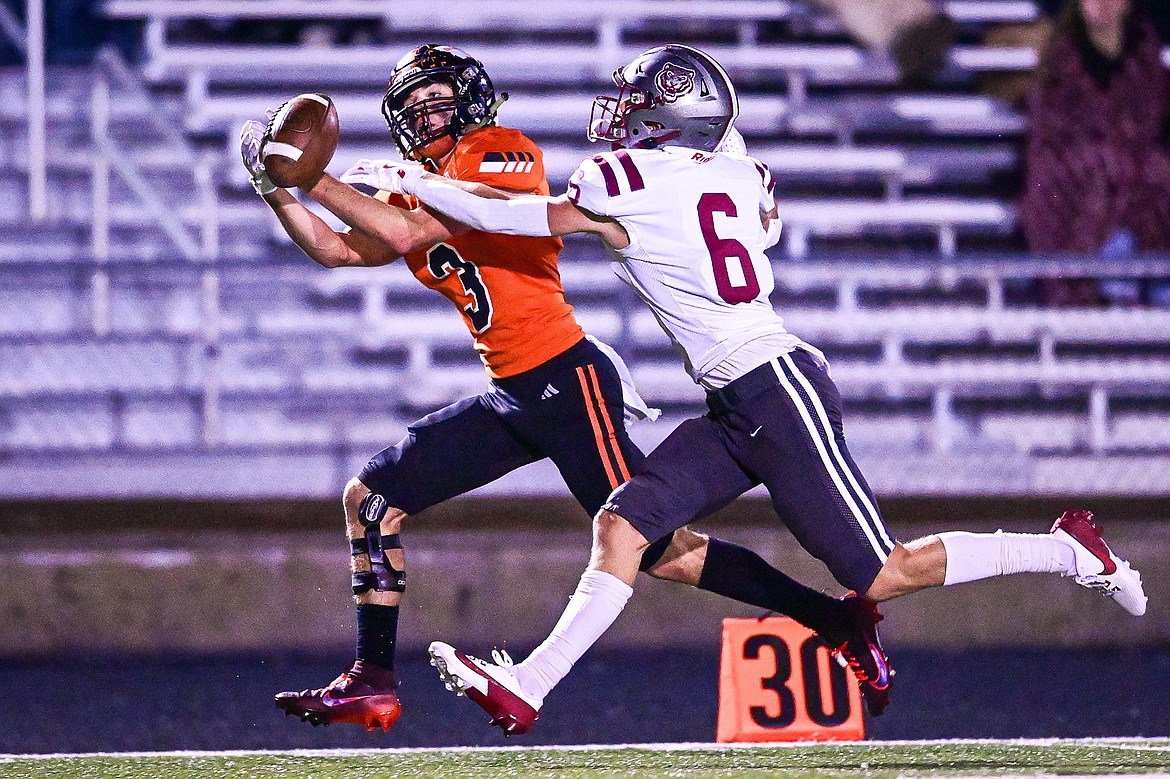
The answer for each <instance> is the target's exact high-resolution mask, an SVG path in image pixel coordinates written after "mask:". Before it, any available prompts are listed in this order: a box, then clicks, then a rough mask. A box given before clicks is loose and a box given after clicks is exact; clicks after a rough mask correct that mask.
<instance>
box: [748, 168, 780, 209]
mask: <svg viewBox="0 0 1170 779" xmlns="http://www.w3.org/2000/svg"><path fill="white" fill-rule="evenodd" d="M748 159H749V160H751V162H752V164H753V165H754V166H755V168H756V172H757V173H759V174H760V210H761V211H771V210H772V209H773V208H774V207H775V205H776V179H775V178H773V177H772V171H770V170H768V166H767V165H765V164H764V163H762V162H760V161H759V160H757V159H756V158H754V157H748Z"/></svg>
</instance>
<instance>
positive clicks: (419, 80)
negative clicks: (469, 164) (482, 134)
mask: <svg viewBox="0 0 1170 779" xmlns="http://www.w3.org/2000/svg"><path fill="white" fill-rule="evenodd" d="M427 84H446V85H447V86H449V87H451V89H452V91H453V92H454V95H452V96H451V97H430V98H426V99H423V100H418V101H415V102H413V103H411V104H409V105H407V104H406V101H407V100H408V99H409V98H410V94H411V93H412V92H414V91H415V90H416V89H418V88H419V87H422V86H426V85H427ZM507 99H508V93H507V92H503V93H501V94H500V97H499V98H497V97H496V90H495V87H493V86H492V80H491V79H490V78H488V74H487V71H486V70H484V67H483V63H482V62H480V61H479V60H477V59H475V58H474V57H471V56H470V55H468V54H467V53H466V52H464V51H462V50H460V49H457V48H455V47H453V46H437V45H434V44H427V45H425V46H419V47H418V48H417V49H414V50H413V51H411V52H410V53H409V54H407V55H406V56H405V57H403V58H402V59H400V60H399V61H398V64H397V65H395V66H394V71H393V72H392V73H391V74H390V84H389V86H388V87H387V88H386V96H385V97H384V98H383V99H382V115H383V116H384V117H386V124H387V125H388V126H389V127H390V132H391V134H392V135H393V136H394V142H395V143H396V144H397V145H398V150H399V151H400V152H402V156H403V157H405V158H406V159H408V160H416V161H419V162H422V161H427V162H430V163H431V164H433V165H437V164H438V161H439V160H441V159H442V158H443V157H444V156H446V155H447V153H448V152H450V151H451V149H453V148H455V143H456V142H457V141H458V140H459V139H460V138H461V137H463V135H465V134H466V133H468V132H469V131H471V130H474V129H476V128H478V127H484V126H487V125H490V124H494V123H495V121H496V110H497V109H498V108H499V107H500V104H501V103H503V102H504V101H505V100H507ZM435 114H441V115H443V116H444V119H445V121H444V122H443V123H442V124H441V125H437V126H432V125H431V122H430V121H429V120H430V117H431V116H433V115H435Z"/></svg>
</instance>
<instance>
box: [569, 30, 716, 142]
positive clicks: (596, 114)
mask: <svg viewBox="0 0 1170 779" xmlns="http://www.w3.org/2000/svg"><path fill="white" fill-rule="evenodd" d="M613 81H614V83H615V84H617V86H618V95H617V97H612V96H600V97H598V98H597V99H596V100H594V101H593V113H592V114H591V115H590V117H589V140H591V141H610V142H611V143H613V144H614V145H615V146H625V147H631V148H654V147H655V146H665V145H668V144H671V145H675V146H685V147H687V148H688V149H700V150H702V151H715V150H716V149H717V148H718V147H719V144H720V143H722V142H723V139H724V138H725V137H726V135H727V134H728V131H729V130H731V123H732V122H734V121H735V117H736V116H738V115H739V101H738V100H737V99H736V97H735V87H733V86H732V85H731V79H730V78H728V76H727V72H726V71H725V70H723V68H722V67H721V66H720V65H719V63H718V62H716V61H715V60H713V59H712V58H711V57H709V56H707V55H706V54H704V53H703V52H701V51H699V50H698V49H694V48H691V47H690V46H683V45H681V44H677V43H672V44H669V45H667V46H659V47H657V48H654V49H650V50H649V51H647V52H646V53H644V54H642V55H641V56H639V57H638V58H637V59H635V60H634V61H633V62H631V63H630V64H629V65H626V66H625V67H622V68H618V69H617V70H615V71H614V73H613Z"/></svg>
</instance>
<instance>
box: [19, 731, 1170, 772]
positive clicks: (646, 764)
mask: <svg viewBox="0 0 1170 779" xmlns="http://www.w3.org/2000/svg"><path fill="white" fill-rule="evenodd" d="M1051 774H1063V775H1074V776H1085V775H1100V776H1107V775H1117V774H1145V775H1147V776H1164V777H1170V739H1124V740H1123V739H1103V740H1101V739H1078V740H1067V741H1058V740H1029V741H937V742H888V743H881V742H873V743H861V744H840V745H833V744H819V745H797V746H779V747H777V746H762V747H757V746H734V747H717V746H711V745H683V746H679V745H664V746H650V747H644V746H627V747H571V748H547V747H531V748H523V747H515V748H503V749H463V748H458V749H449V750H441V749H428V750H368V751H366V750H363V751H348V752H346V751H304V752H267V753H264V752H260V753H257V752H239V753H220V754H217V753H210V752H198V753H186V754H184V753H171V754H125V755H118V754H106V755H78V756H51V757H20V756H5V757H0V776H3V777H4V779H24V777H28V779H34V778H35V779H53V778H56V777H70V779H73V778H74V777H79V778H80V777H84V778H85V779H155V778H156V777H165V778H166V779H220V778H221V777H225V778H226V777H233V778H234V777H247V778H248V779H301V778H302V777H303V778H305V779H309V778H310V777H311V778H312V779H355V778H356V777H378V776H381V777H395V778H396V779H399V778H401V777H410V778H411V779H430V778H431V777H434V778H435V779H457V778H458V777H474V778H475V779H496V778H497V777H499V778H500V779H505V778H506V779H529V778H531V779H558V778H560V779H585V778H586V777H601V776H605V777H611V776H612V777H630V778H631V779H642V778H643V777H685V778H688V779H689V778H690V777H695V778H698V777H728V778H730V777H735V778H736V779H754V778H756V777H775V778H778V779H787V778H788V777H874V779H884V778H885V777H889V778H890V779H893V777H935V776H937V777H990V776H995V777H1000V776H1037V775H1051Z"/></svg>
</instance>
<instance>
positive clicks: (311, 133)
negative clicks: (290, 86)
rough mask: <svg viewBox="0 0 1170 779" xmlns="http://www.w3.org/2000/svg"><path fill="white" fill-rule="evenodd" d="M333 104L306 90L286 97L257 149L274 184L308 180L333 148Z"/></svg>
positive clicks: (297, 184)
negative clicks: (286, 100)
mask: <svg viewBox="0 0 1170 779" xmlns="http://www.w3.org/2000/svg"><path fill="white" fill-rule="evenodd" d="M338 129H339V128H338V124H337V107H336V106H334V105H333V101H332V100H330V99H329V96H328V95H323V94H319V93H312V92H310V93H307V94H304V95H297V96H296V97H294V98H293V99H292V100H289V101H288V102H287V103H285V104H284V105H283V106H281V107H280V110H279V111H277V112H276V115H275V116H274V117H272V122H271V124H270V126H269V137H268V140H267V141H266V142H265V143H264V148H263V149H262V150H261V158H262V159H263V161H264V168H265V170H267V171H268V178H270V179H272V183H273V184H275V185H276V186H278V187H300V186H304V185H306V184H312V183H313V182H315V181H316V180H317V179H318V178H320V176H321V173H322V172H323V171H324V170H325V166H326V165H328V164H329V160H331V159H333V152H334V151H336V150H337V135H338Z"/></svg>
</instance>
